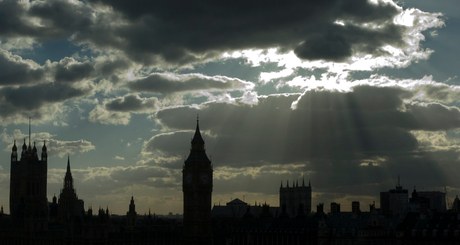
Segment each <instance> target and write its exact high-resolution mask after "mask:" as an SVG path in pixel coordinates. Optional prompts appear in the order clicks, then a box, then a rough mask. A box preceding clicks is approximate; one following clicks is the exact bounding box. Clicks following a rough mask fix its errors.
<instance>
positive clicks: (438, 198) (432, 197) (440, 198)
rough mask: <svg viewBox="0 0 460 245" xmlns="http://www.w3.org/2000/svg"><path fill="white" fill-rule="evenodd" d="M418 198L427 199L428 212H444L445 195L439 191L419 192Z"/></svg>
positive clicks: (445, 209)
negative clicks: (428, 203) (428, 204)
mask: <svg viewBox="0 0 460 245" xmlns="http://www.w3.org/2000/svg"><path fill="white" fill-rule="evenodd" d="M418 196H419V197H425V198H427V199H429V202H430V210H433V211H437V212H446V211H447V208H446V193H444V192H440V191H419V192H418Z"/></svg>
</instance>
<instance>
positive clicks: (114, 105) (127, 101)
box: [105, 94, 159, 113]
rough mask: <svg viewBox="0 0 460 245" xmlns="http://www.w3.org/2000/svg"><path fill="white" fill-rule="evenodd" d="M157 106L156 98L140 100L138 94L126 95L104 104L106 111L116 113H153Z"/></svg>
mask: <svg viewBox="0 0 460 245" xmlns="http://www.w3.org/2000/svg"><path fill="white" fill-rule="evenodd" d="M158 105H159V102H158V99H157V98H156V97H151V98H141V97H140V96H139V95H138V94H128V95H125V96H124V97H119V98H116V99H111V100H107V101H106V102H105V108H106V109H107V110H109V111H118V112H138V113H140V112H144V113H147V112H153V111H156V110H157V108H158Z"/></svg>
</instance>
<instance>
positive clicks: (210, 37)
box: [77, 0, 402, 64]
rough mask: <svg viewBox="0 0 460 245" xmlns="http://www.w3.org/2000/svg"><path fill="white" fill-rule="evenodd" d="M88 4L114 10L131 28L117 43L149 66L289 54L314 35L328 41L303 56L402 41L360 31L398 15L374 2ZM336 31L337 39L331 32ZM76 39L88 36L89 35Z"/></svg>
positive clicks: (333, 56)
mask: <svg viewBox="0 0 460 245" xmlns="http://www.w3.org/2000/svg"><path fill="white" fill-rule="evenodd" d="M90 2H92V3H97V4H106V5H109V6H111V7H113V8H114V9H115V10H117V11H119V12H121V13H122V14H123V15H124V16H125V17H126V18H127V19H128V21H130V22H131V23H132V25H130V26H126V27H125V28H120V29H118V32H117V33H116V35H117V36H121V37H123V40H128V42H127V43H123V45H124V46H123V47H120V44H115V45H116V46H118V48H120V49H123V50H125V51H129V52H127V54H128V55H130V56H131V57H132V58H133V59H136V60H142V61H144V62H148V61H149V60H148V59H149V58H148V57H147V54H148V53H150V54H156V55H159V56H160V57H162V58H163V59H164V60H165V61H167V62H170V63H177V64H186V63H190V62H193V61H195V60H197V59H202V58H203V57H198V56H197V55H196V54H205V53H208V54H210V53H212V52H222V51H227V50H236V49H245V48H268V47H282V48H287V49H292V48H294V47H296V46H297V45H298V43H301V42H304V44H305V45H307V44H309V43H311V41H309V40H311V39H312V38H313V39H314V40H317V41H320V40H321V41H326V42H325V43H326V45H323V46H321V49H318V50H315V51H317V52H316V53H315V54H314V56H313V55H311V54H309V53H308V52H307V51H306V50H305V45H304V46H300V47H299V48H298V49H297V51H298V52H297V53H298V55H299V57H301V58H306V59H326V60H342V59H343V58H345V57H350V56H351V55H352V50H351V48H353V50H355V51H362V52H367V53H372V54H375V53H377V50H378V49H379V48H380V47H382V45H385V44H395V43H401V34H402V28H400V29H397V28H381V30H380V32H381V34H380V35H376V34H375V31H373V30H372V29H370V28H362V27H360V28H358V27H357V25H359V24H363V23H369V22H373V23H378V24H382V25H384V26H392V24H390V22H391V21H392V18H393V17H394V16H395V15H396V14H397V13H398V12H399V10H397V9H396V8H395V7H394V6H392V5H390V4H383V3H381V2H380V3H379V4H371V3H369V2H368V1H367V0H355V1H340V0H337V1H328V2H324V1H289V2H284V1H270V2H263V3H258V2H252V3H248V2H245V3H239V2H235V1H232V2H219V3H217V2H212V1H200V2H194V3H193V4H192V3H189V2H186V1H170V2H168V3H163V4H157V3H153V2H149V1H137V2H136V3H129V4H128V3H124V2H122V1H105V0H94V1H90ZM179 6H180V7H179ZM336 20H345V21H346V23H347V26H346V27H342V26H339V25H336V24H334V22H335V21H336ZM348 26H350V27H348ZM331 29H334V31H337V32H336V33H337V34H335V35H329V34H328V32H329V31H330V30H331ZM315 37H316V38H315ZM379 37H380V38H379ZM382 37H387V38H382ZM79 38H80V39H82V40H84V39H86V40H90V39H91V37H89V36H84V35H81V36H77V39H79ZM338 44H340V45H338ZM100 45H102V44H100ZM109 45H110V44H109ZM112 45H113V44H112ZM318 45H319V44H318ZM364 47H365V48H364ZM328 48H331V49H328ZM147 50H148V53H146V52H145V51H147ZM321 51H323V52H324V53H321ZM204 58H206V57H204Z"/></svg>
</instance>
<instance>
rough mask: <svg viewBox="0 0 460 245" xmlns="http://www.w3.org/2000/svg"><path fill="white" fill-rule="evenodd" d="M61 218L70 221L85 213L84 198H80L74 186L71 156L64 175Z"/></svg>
mask: <svg viewBox="0 0 460 245" xmlns="http://www.w3.org/2000/svg"><path fill="white" fill-rule="evenodd" d="M58 204H59V208H58V210H59V220H60V221H61V222H70V221H72V219H74V218H75V217H76V216H80V217H81V216H83V215H84V213H85V210H84V206H83V200H79V199H78V196H77V193H76V192H75V188H74V187H73V177H72V173H71V171H70V157H67V171H66V173H65V177H64V188H63V189H62V190H61V194H60V195H59V203H58Z"/></svg>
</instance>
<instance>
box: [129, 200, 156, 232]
mask: <svg viewBox="0 0 460 245" xmlns="http://www.w3.org/2000/svg"><path fill="white" fill-rule="evenodd" d="M149 214H150V213H149ZM136 219H137V213H136V205H134V197H133V196H131V201H130V203H129V211H128V212H127V213H126V228H127V229H128V230H134V227H135V226H136Z"/></svg>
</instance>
